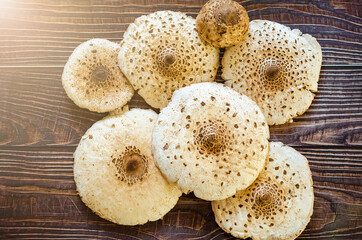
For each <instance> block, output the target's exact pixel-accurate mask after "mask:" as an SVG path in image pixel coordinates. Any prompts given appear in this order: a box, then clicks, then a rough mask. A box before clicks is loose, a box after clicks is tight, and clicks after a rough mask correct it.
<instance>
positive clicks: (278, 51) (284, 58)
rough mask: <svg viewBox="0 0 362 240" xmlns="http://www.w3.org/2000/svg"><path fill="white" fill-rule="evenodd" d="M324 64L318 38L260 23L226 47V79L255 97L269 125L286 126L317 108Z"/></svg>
mask: <svg viewBox="0 0 362 240" xmlns="http://www.w3.org/2000/svg"><path fill="white" fill-rule="evenodd" d="M321 63H322V50H321V47H320V46H319V44H318V42H317V40H316V39H315V38H313V37H312V36H310V35H308V34H303V35H302V33H301V32H300V31H299V30H298V29H294V30H290V28H289V27H286V26H284V25H281V24H279V23H275V22H271V21H266V20H254V21H251V22H250V25H249V32H248V36H247V37H246V40H245V41H243V42H241V43H240V44H238V45H236V46H233V47H230V48H228V49H226V51H225V54H224V57H223V60H222V64H223V69H222V78H223V79H224V80H226V83H225V84H226V85H227V86H230V87H231V88H233V89H234V90H236V91H238V92H240V93H244V94H246V95H247V96H249V97H250V98H251V99H253V100H254V101H255V102H256V103H257V104H258V106H259V107H260V108H261V110H262V111H263V113H264V115H265V117H266V119H267V122H268V124H269V125H274V124H283V123H285V122H287V121H291V120H292V118H293V117H296V116H297V115H300V114H303V113H304V112H305V111H306V110H307V109H308V108H309V106H310V105H311V103H312V100H313V98H314V94H313V93H312V92H316V91H317V88H318V79H319V72H320V69H321Z"/></svg>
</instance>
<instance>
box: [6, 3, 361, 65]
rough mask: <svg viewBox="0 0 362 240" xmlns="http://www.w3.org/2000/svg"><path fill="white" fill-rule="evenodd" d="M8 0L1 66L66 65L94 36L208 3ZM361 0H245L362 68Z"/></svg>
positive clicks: (333, 60)
mask: <svg viewBox="0 0 362 240" xmlns="http://www.w3.org/2000/svg"><path fill="white" fill-rule="evenodd" d="M131 2H132V3H129V2H128V1H124V2H123V3H122V2H121V3H119V2H113V1H90V2H89V1H85V0H82V1H76V2H69V3H66V4H64V3H59V2H56V1H52V2H49V1H44V0H37V1H31V2H30V3H29V1H9V0H8V1H3V2H2V8H1V9H0V67H5V66H58V67H63V66H64V64H65V62H66V61H67V59H68V57H69V55H70V54H71V52H72V51H73V49H74V48H75V47H76V46H77V45H78V44H80V43H81V42H84V41H86V40H88V39H90V38H108V39H110V40H113V41H121V40H122V36H123V33H124V31H125V30H126V29H127V26H128V25H129V23H131V22H133V21H134V19H135V18H137V17H139V16H141V15H143V14H149V13H151V12H154V11H159V10H175V11H182V12H185V13H188V14H189V15H191V16H193V17H196V15H197V13H198V12H199V10H200V8H201V6H202V4H203V3H204V2H205V1H200V0H198V1H191V0H189V1H141V0H137V1H131ZM358 3H359V1H358V0H354V1H349V2H348V3H345V2H339V1H331V2H328V1H286V2H284V3H279V1H265V0H264V1H256V0H253V1H246V2H244V3H243V5H244V6H245V7H246V9H247V10H248V14H249V16H250V19H251V20H253V19H267V20H273V21H277V22H280V23H283V24H286V25H289V26H291V27H292V28H299V29H301V31H302V32H304V33H310V34H312V35H313V36H315V37H316V38H317V39H318V40H319V42H320V44H321V46H322V47H323V55H324V58H323V64H324V65H334V64H341V65H352V66H358V67H361V66H362V53H361V46H362V30H361V29H362V28H361V25H362V21H361V19H360V18H359V14H360V13H361V12H362V7H361V4H358Z"/></svg>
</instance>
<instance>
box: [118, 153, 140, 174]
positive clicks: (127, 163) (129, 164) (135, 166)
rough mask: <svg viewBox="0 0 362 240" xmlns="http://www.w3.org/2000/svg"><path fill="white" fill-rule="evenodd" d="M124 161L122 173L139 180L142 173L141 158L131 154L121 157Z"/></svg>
mask: <svg viewBox="0 0 362 240" xmlns="http://www.w3.org/2000/svg"><path fill="white" fill-rule="evenodd" d="M123 161H124V167H125V169H124V171H125V172H126V174H127V175H128V176H132V177H137V178H141V177H142V175H143V173H144V170H145V169H144V166H143V165H144V162H143V159H142V157H141V156H140V155H139V154H137V153H132V154H130V155H127V156H124V157H123Z"/></svg>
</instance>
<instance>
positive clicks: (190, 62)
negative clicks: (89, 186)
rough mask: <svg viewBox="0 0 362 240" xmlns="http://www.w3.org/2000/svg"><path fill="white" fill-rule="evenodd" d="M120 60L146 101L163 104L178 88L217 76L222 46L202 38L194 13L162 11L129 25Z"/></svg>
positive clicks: (152, 103) (152, 104) (150, 103)
mask: <svg viewBox="0 0 362 240" xmlns="http://www.w3.org/2000/svg"><path fill="white" fill-rule="evenodd" d="M118 61H119V64H120V67H121V69H122V71H123V73H124V74H125V75H126V77H127V78H128V79H129V81H130V82H131V84H132V85H133V87H134V88H135V90H138V89H139V92H138V93H139V94H140V95H141V96H142V97H143V98H144V99H145V101H146V102H147V103H148V104H149V105H151V106H152V107H154V108H163V107H165V106H166V105H167V104H168V102H169V101H170V100H171V97H172V93H173V92H174V91H175V90H176V89H178V88H181V87H185V86H188V85H190V84H192V83H198V82H210V81H214V80H215V77H216V74H217V70H218V67H219V49H217V48H214V47H212V46H209V45H208V46H205V45H204V44H203V43H202V42H201V40H200V38H199V36H198V34H197V32H196V27H195V19H193V18H192V17H188V16H186V14H184V13H180V12H172V11H160V12H155V13H152V14H150V15H146V16H141V17H139V18H137V19H136V20H135V22H134V23H132V24H130V25H129V27H128V29H127V31H126V32H125V34H124V36H123V41H122V43H121V50H120V52H119V56H118Z"/></svg>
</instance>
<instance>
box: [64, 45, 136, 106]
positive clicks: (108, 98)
mask: <svg viewBox="0 0 362 240" xmlns="http://www.w3.org/2000/svg"><path fill="white" fill-rule="evenodd" d="M118 52H119V45H118V44H116V43H113V42H110V41H108V40H106V39H91V40H89V41H86V42H84V43H82V44H80V45H79V46H78V47H77V48H76V49H75V50H74V51H73V53H72V54H71V56H70V57H69V59H68V62H67V63H66V64H65V67H64V71H63V75H62V83H63V87H64V89H65V92H66V93H67V95H68V97H69V98H70V99H72V101H73V102H74V103H75V104H77V105H78V106H79V107H81V108H87V109H89V110H91V111H95V112H109V111H112V110H114V109H116V108H119V107H122V106H123V105H125V104H126V103H127V102H128V101H129V100H130V99H131V98H132V96H133V93H134V90H133V88H132V86H131V84H130V83H129V82H128V80H127V79H126V77H125V76H124V75H123V73H122V72H121V69H120V68H119V67H118V63H117V56H118Z"/></svg>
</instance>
